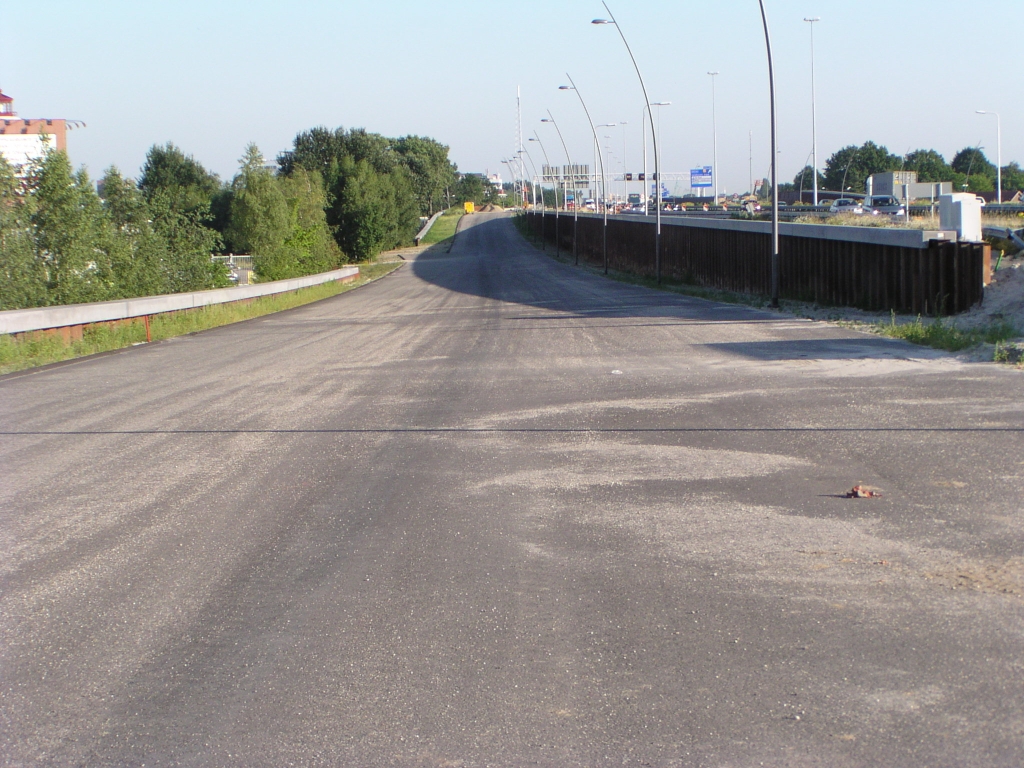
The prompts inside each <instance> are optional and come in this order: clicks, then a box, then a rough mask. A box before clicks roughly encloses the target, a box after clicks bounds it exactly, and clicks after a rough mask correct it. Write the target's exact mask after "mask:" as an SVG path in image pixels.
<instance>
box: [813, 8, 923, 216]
mask: <svg viewBox="0 0 1024 768" xmlns="http://www.w3.org/2000/svg"><path fill="white" fill-rule="evenodd" d="M804 21H806V22H807V23H808V24H810V25H811V155H812V158H813V160H812V168H813V170H814V173H813V174H812V175H813V176H814V205H815V206H817V205H818V125H817V114H816V111H815V108H814V22H816V21H821V19H820V18H818V17H817V16H815V17H814V18H813V19H807V18H805V19H804ZM800 202H803V195H801V197H800ZM908 210H909V209H908Z"/></svg>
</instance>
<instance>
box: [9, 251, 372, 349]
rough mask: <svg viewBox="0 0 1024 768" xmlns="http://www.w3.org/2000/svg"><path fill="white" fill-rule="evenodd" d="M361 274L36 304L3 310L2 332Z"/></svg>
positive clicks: (350, 271)
mask: <svg viewBox="0 0 1024 768" xmlns="http://www.w3.org/2000/svg"><path fill="white" fill-rule="evenodd" d="M358 276H359V267H342V268H341V269H335V270H333V271H331V272H321V273H320V274H318V275H306V276H305V277H293V278H290V279H288V280H275V281H274V282H271V283H256V284H255V285H238V286H234V287H232V288H215V289H213V290H210V291H195V292H193V293H169V294H166V295H164V296H141V297H139V298H135V299H117V300H116V301H98V302H96V303H94V304H64V305H61V306H56V307H33V308H31V309H8V310H5V311H3V312H0V334H8V333H26V332H28V331H42V330H45V329H48V328H64V327H66V326H74V325H89V324H90V323H104V322H109V321H111V320H126V319H128V318H131V317H145V316H148V315H159V314H161V313H163V312H177V311H180V310H182V309H195V308H196V307H205V306H209V305H210V304H227V303H229V302H232V301H242V300H244V299H253V298H256V297H258V296H271V295H273V294H275V293H287V292H288V291H295V290H298V289H299V288H308V287H309V286H311V285H320V284H321V283H329V282H331V281H333V280H346V279H352V278H355V277H358Z"/></svg>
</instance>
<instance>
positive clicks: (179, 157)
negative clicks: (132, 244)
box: [139, 142, 221, 215]
mask: <svg viewBox="0 0 1024 768" xmlns="http://www.w3.org/2000/svg"><path fill="white" fill-rule="evenodd" d="M220 187H221V184H220V179H218V178H217V175H216V174H214V173H210V172H209V171H207V170H206V169H205V168H204V167H203V166H202V165H201V164H200V163H199V162H198V161H197V160H196V159H195V158H193V157H192V156H191V155H186V154H185V153H184V152H182V151H181V150H180V149H178V147H176V146H174V144H171V143H170V142H168V143H167V144H165V145H164V146H162V147H159V146H156V145H153V146H152V147H150V149H149V152H147V153H146V162H145V164H144V165H143V166H142V174H141V175H140V176H139V189H141V190H142V194H143V195H145V196H146V198H147V199H150V198H152V197H153V196H154V195H156V194H158V193H161V194H163V195H164V197H165V198H166V201H167V203H168V204H169V205H171V207H173V208H174V210H176V211H179V212H181V213H190V212H194V211H200V212H202V213H203V214H204V215H205V214H206V213H207V212H208V211H209V208H210V201H211V199H212V198H213V196H214V194H216V193H217V191H218V190H219V189H220Z"/></svg>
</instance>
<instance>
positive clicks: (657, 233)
mask: <svg viewBox="0 0 1024 768" xmlns="http://www.w3.org/2000/svg"><path fill="white" fill-rule="evenodd" d="M601 5H603V6H604V9H605V10H606V11H608V16H609V17H610V18H607V19H594V20H593V21H592V22H590V23H591V24H614V25H615V29H617V30H618V31H619V37H621V38H622V44H623V45H624V46H626V53H628V54H629V58H630V60H632V62H633V69H635V70H636V76H637V78H638V79H639V80H640V90H641V91H643V93H644V104H650V103H651V99H650V97H648V95H647V86H646V85H645V84H644V76H643V75H641V74H640V67H639V66H638V65H637V63H636V57H635V56H634V55H633V51H632V49H630V47H629V43H627V42H626V36H625V35H624V34H623V33H622V27H620V26H619V23H618V22H617V21H616V20H615V15H614V14H613V13H612V9H611V8H609V7H608V3H606V2H604V0H601ZM651 136H652V137H653V140H654V180H655V182H657V186H655V191H656V194H655V199H656V200H657V205H656V207H655V209H654V213H655V217H656V219H655V221H656V224H655V230H654V278H655V280H657V282H659V283H660V282H661V194H659V193H660V192H661V162H660V155H659V153H658V132H657V131H656V130H654V116H653V115H652V116H651Z"/></svg>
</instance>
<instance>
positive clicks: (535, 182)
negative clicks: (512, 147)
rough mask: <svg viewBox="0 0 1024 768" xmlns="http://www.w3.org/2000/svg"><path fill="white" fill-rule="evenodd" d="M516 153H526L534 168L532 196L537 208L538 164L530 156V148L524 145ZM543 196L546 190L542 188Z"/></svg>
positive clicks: (531, 180) (531, 179) (531, 185)
mask: <svg viewBox="0 0 1024 768" xmlns="http://www.w3.org/2000/svg"><path fill="white" fill-rule="evenodd" d="M516 154H517V155H520V156H522V155H526V159H527V160H529V161H530V167H531V168H533V176H532V177H531V178H530V196H531V197H532V198H533V207H534V208H536V207H537V164H536V163H535V162H533V158H532V157H531V156H530V152H529V150H527V149H526V147H523V148H522V149H520V150H519V151H518V152H516ZM520 162H522V157H520ZM543 197H544V191H543V190H541V198H543ZM542 202H543V200H542Z"/></svg>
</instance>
